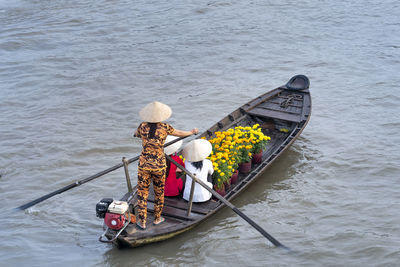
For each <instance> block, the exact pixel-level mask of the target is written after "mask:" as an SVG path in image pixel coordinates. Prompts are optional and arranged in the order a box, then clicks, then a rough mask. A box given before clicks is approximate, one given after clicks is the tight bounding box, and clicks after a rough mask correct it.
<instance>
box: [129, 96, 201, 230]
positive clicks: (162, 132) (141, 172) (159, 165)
mask: <svg viewBox="0 0 400 267" xmlns="http://www.w3.org/2000/svg"><path fill="white" fill-rule="evenodd" d="M171 114H172V110H171V108H170V107H169V106H168V105H165V104H163V103H160V102H157V101H155V102H152V103H149V104H147V105H146V106H145V107H144V108H143V109H141V110H140V113H139V115H140V118H141V119H142V120H143V121H144V122H142V123H141V124H140V125H139V127H138V128H137V130H136V132H135V134H134V136H135V137H139V138H141V139H142V153H141V154H140V157H139V164H138V187H137V188H138V189H137V194H138V218H139V219H138V220H137V225H138V226H139V227H140V228H141V229H143V230H144V229H146V221H147V198H148V196H149V187H150V181H152V182H153V187H154V195H155V202H154V221H153V224H155V225H158V224H160V223H162V222H163V221H164V220H165V219H164V218H163V217H161V212H162V209H163V206H164V183H165V172H166V168H167V165H166V160H165V154H164V151H163V147H164V143H165V139H166V138H167V135H174V136H179V137H184V136H189V135H192V134H197V133H198V132H199V131H198V130H197V128H194V129H192V130H191V131H182V130H177V129H174V128H173V127H172V126H171V125H170V124H168V123H164V122H162V121H164V120H166V119H168V118H169V117H170V116H171Z"/></svg>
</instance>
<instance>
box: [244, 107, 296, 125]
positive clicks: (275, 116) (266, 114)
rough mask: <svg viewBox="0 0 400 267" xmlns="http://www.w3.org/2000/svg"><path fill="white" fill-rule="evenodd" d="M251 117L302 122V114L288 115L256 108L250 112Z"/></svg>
mask: <svg viewBox="0 0 400 267" xmlns="http://www.w3.org/2000/svg"><path fill="white" fill-rule="evenodd" d="M248 113H249V114H250V115H254V116H259V117H265V118H273V119H281V120H285V121H292V122H300V121H301V115H300V114H288V113H285V112H281V111H276V110H269V109H263V108H258V107H257V108H254V109H252V110H251V111H248Z"/></svg>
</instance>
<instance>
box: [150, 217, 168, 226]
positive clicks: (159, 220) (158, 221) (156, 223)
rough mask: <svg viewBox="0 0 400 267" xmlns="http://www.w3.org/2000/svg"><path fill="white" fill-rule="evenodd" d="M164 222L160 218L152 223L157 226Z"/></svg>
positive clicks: (163, 219)
mask: <svg viewBox="0 0 400 267" xmlns="http://www.w3.org/2000/svg"><path fill="white" fill-rule="evenodd" d="M164 221H165V218H164V217H160V218H159V219H156V220H154V221H153V224H155V225H159V224H160V223H163V222H164Z"/></svg>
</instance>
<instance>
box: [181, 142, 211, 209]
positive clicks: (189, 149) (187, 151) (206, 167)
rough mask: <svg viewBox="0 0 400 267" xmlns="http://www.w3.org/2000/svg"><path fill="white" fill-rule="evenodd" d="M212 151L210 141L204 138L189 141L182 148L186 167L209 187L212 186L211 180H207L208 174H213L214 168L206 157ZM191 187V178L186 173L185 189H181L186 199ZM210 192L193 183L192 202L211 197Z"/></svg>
mask: <svg viewBox="0 0 400 267" xmlns="http://www.w3.org/2000/svg"><path fill="white" fill-rule="evenodd" d="M211 151H212V146H211V143H210V142H209V141H207V140H204V139H196V140H193V141H191V142H189V143H188V144H187V145H186V146H185V148H184V149H183V152H182V154H183V156H184V157H185V159H186V161H185V166H186V169H187V170H188V171H189V172H191V173H192V174H193V175H195V176H196V177H197V178H199V179H200V180H201V181H202V182H204V183H206V184H207V185H208V186H209V187H210V188H212V187H213V185H212V183H211V182H208V181H207V178H208V175H211V174H213V172H214V168H213V165H212V163H211V161H210V160H209V159H206V158H207V157H208V156H209V155H210V154H211ZM191 187H192V178H191V177H190V176H189V175H186V183H185V189H184V190H183V198H184V199H185V200H187V201H189V199H190V189H191ZM211 196H212V194H211V193H210V192H209V191H208V190H207V189H205V188H204V187H202V186H201V185H199V184H197V183H196V184H195V187H194V194H193V202H204V201H208V200H210V199H211Z"/></svg>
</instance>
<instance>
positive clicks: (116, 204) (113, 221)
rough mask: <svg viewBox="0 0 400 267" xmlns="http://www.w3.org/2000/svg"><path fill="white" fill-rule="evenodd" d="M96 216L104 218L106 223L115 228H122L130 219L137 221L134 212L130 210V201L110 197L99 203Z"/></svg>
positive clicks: (133, 221)
mask: <svg viewBox="0 0 400 267" xmlns="http://www.w3.org/2000/svg"><path fill="white" fill-rule="evenodd" d="M110 200H111V201H110ZM96 216H97V217H99V218H104V223H105V225H107V226H108V228H110V229H113V230H119V229H121V228H122V227H123V226H124V225H125V223H126V222H127V221H128V220H129V221H130V222H131V223H135V222H136V218H135V216H134V214H131V213H130V211H129V204H128V202H126V201H116V200H112V199H110V198H104V199H102V200H101V201H100V202H99V203H97V205H96Z"/></svg>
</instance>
